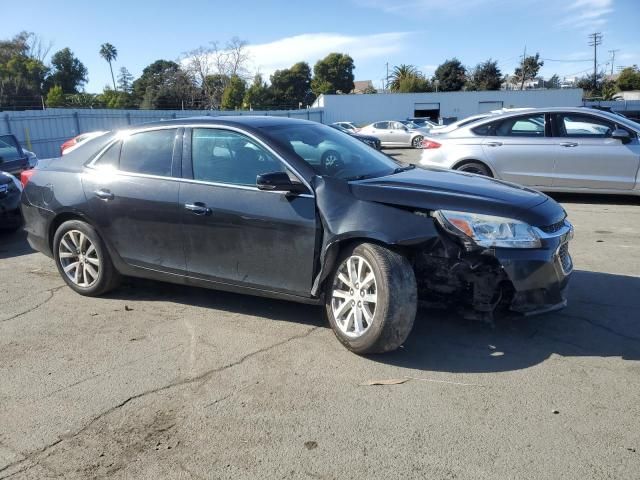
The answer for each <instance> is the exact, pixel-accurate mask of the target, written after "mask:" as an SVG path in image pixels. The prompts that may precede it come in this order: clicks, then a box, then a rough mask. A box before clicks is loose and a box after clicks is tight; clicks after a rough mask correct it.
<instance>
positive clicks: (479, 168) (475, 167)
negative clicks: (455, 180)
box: [456, 162, 493, 177]
mask: <svg viewBox="0 0 640 480" xmlns="http://www.w3.org/2000/svg"><path fill="white" fill-rule="evenodd" d="M456 170H458V171H460V172H467V173H475V174H476V175H484V176H485V177H492V176H493V175H491V170H489V167H487V166H486V165H485V164H484V163H480V162H468V163H464V164H462V165H460V166H459V167H456Z"/></svg>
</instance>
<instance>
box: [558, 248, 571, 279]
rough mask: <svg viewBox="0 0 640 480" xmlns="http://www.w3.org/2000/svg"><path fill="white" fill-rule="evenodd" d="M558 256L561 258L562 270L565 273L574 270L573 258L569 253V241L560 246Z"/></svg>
mask: <svg viewBox="0 0 640 480" xmlns="http://www.w3.org/2000/svg"><path fill="white" fill-rule="evenodd" d="M558 258H559V259H560V265H561V266H562V271H563V272H564V273H565V274H569V273H571V270H573V260H572V259H571V255H570V254H569V242H567V243H563V244H562V245H560V248H559V249H558Z"/></svg>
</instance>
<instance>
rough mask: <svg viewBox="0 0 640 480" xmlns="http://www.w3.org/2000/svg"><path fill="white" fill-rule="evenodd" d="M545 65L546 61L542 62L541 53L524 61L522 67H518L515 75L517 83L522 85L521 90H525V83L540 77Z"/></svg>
mask: <svg viewBox="0 0 640 480" xmlns="http://www.w3.org/2000/svg"><path fill="white" fill-rule="evenodd" d="M543 65H544V61H542V60H540V54H539V53H536V54H535V55H532V56H529V57H524V58H523V59H522V61H521V62H520V66H519V67H516V70H515V72H514V73H513V77H514V80H515V82H516V83H519V84H520V90H524V83H525V82H526V81H527V80H533V79H535V78H536V77H537V76H538V72H539V71H540V68H541V67H542V66H543Z"/></svg>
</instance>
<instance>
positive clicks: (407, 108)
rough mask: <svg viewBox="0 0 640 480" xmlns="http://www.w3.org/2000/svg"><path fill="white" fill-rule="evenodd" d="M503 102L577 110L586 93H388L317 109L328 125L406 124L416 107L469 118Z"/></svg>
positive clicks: (323, 102)
mask: <svg viewBox="0 0 640 480" xmlns="http://www.w3.org/2000/svg"><path fill="white" fill-rule="evenodd" d="M500 101H501V102H503V105H504V108H517V107H577V106H580V105H582V90H581V89H579V88H573V89H562V90H561V89H557V90H524V91H521V90H497V91H483V92H438V93H387V94H382V93H380V94H372V95H321V96H320V97H319V98H318V99H317V100H316V102H315V103H314V105H313V106H314V107H320V108H324V119H323V122H324V123H333V122H339V121H352V122H356V123H370V122H374V121H376V120H402V119H405V118H407V117H413V112H414V106H415V104H416V103H440V116H441V117H457V118H458V119H460V118H464V117H468V116H469V115H474V114H476V113H479V112H481V111H483V107H482V105H481V104H480V102H500Z"/></svg>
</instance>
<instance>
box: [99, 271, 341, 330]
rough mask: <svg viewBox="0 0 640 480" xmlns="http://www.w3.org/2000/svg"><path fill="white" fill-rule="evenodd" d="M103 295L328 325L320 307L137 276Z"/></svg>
mask: <svg viewBox="0 0 640 480" xmlns="http://www.w3.org/2000/svg"><path fill="white" fill-rule="evenodd" d="M104 297H105V298H113V299H118V300H125V301H131V302H132V304H134V302H136V301H162V302H174V303H179V304H182V305H188V306H195V307H202V308H207V309H212V310H224V311H225V312H230V313H237V314H241V315H250V316H256V317H264V318H265V321H269V320H279V321H284V322H292V323H299V324H303V325H311V326H326V327H328V326H329V325H328V323H327V322H326V321H325V319H324V310H323V308H322V307H320V306H315V305H305V304H301V303H295V302H289V301H285V300H274V299H270V298H263V297H257V296H252V295H243V294H237V293H231V292H224V291H221V290H210V289H206V288H200V287H193V286H186V285H177V284H171V283H165V282H156V281H154V280H145V279H140V278H127V279H125V281H124V283H123V285H121V286H120V287H119V288H118V289H116V290H114V291H112V292H110V293H108V294H107V295H105V296H104Z"/></svg>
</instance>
